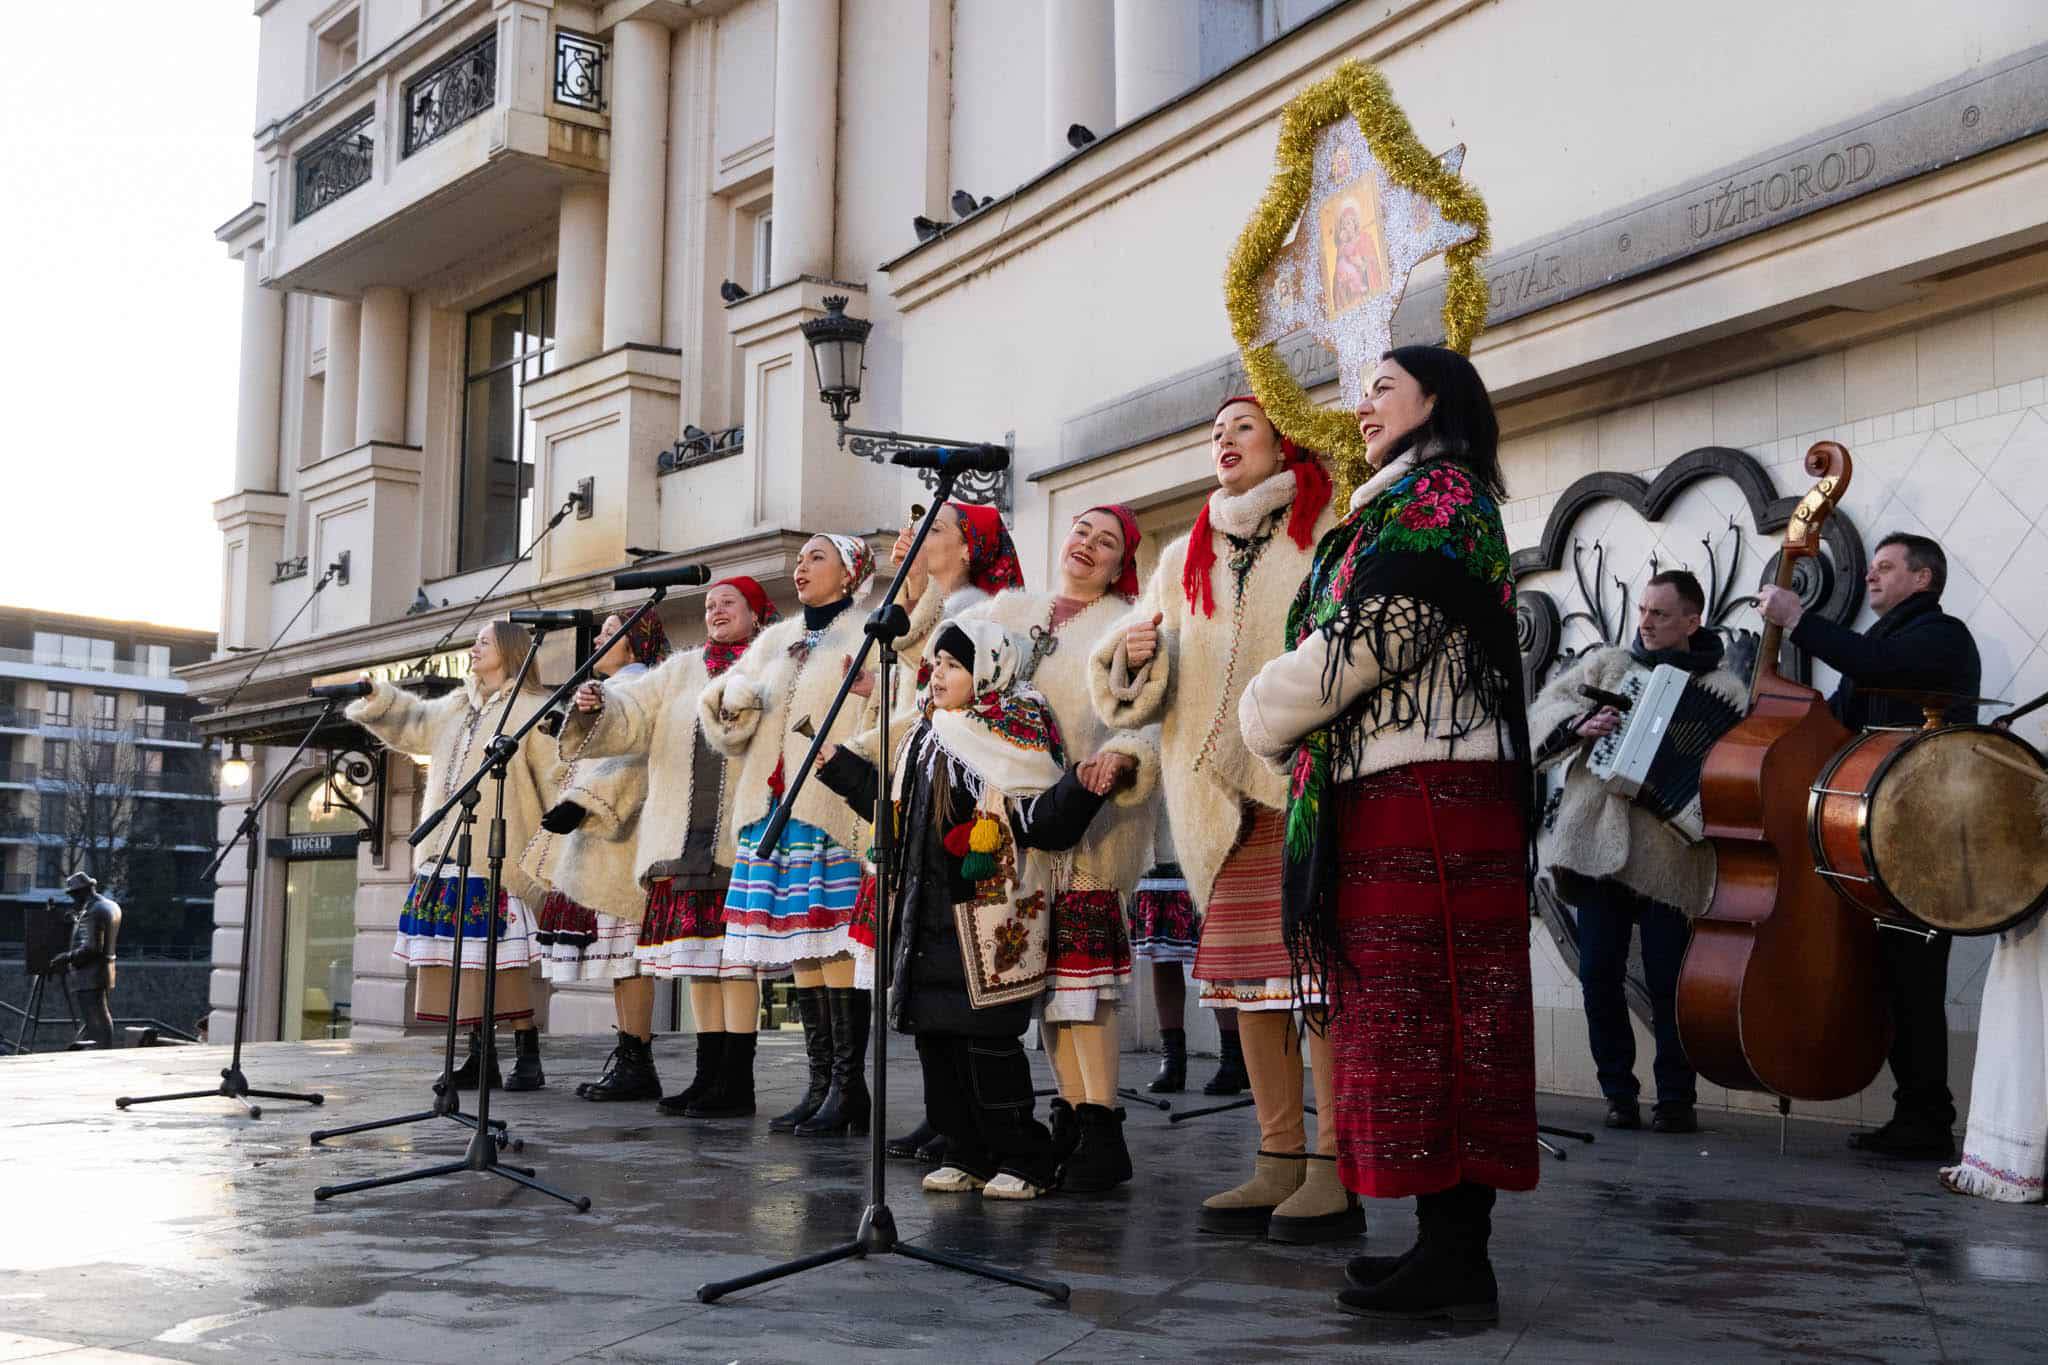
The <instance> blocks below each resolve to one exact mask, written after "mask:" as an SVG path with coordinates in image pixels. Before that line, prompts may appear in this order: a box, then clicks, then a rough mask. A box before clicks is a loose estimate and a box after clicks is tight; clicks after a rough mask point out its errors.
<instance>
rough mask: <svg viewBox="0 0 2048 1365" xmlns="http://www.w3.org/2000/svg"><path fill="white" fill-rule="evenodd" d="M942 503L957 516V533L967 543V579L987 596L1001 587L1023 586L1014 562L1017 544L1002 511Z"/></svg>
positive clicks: (1020, 567) (1020, 571)
mask: <svg viewBox="0 0 2048 1365" xmlns="http://www.w3.org/2000/svg"><path fill="white" fill-rule="evenodd" d="M946 505H947V506H948V507H950V508H952V509H953V511H954V513H955V514H956V515H957V516H958V517H959V518H960V535H961V538H962V539H964V540H965V541H966V542H967V581H968V582H970V583H972V584H973V585H974V586H975V587H977V588H979V589H981V590H982V591H983V592H985V593H987V594H988V595H989V596H991V597H993V596H995V595H996V594H997V593H999V592H1002V591H1003V590H1004V589H1005V588H1021V587H1023V586H1024V566H1023V565H1022V564H1020V563H1019V562H1018V561H1017V547H1016V546H1015V545H1014V544H1012V543H1011V541H1010V528H1009V527H1007V526H1005V525H1003V518H1002V514H1001V513H999V512H997V511H996V509H995V508H993V507H984V506H981V505H979V504H977V503H970V502H949V503H947V504H946Z"/></svg>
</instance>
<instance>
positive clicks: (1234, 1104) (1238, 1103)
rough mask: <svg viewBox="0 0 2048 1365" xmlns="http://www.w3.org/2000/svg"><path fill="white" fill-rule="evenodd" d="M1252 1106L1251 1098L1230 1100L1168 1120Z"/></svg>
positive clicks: (1192, 1110)
mask: <svg viewBox="0 0 2048 1365" xmlns="http://www.w3.org/2000/svg"><path fill="white" fill-rule="evenodd" d="M1252 1104H1253V1100H1252V1099H1251V1097H1250V1096H1246V1097H1245V1098H1244V1099H1241V1100H1232V1101H1230V1103H1228V1104H1212V1105H1210V1106H1208V1107H1207V1108H1206V1109H1183V1110H1182V1111H1181V1112H1180V1113H1178V1114H1175V1115H1174V1116H1173V1117H1172V1118H1171V1119H1170V1120H1169V1122H1172V1123H1185V1122H1187V1121H1188V1120H1189V1119H1199V1118H1204V1117H1206V1116H1208V1115H1210V1114H1227V1113H1229V1112H1230V1111H1231V1110H1233V1109H1249V1108H1251V1107H1252ZM1302 1109H1303V1111H1304V1112H1306V1111H1307V1109H1308V1106H1307V1105H1303V1106H1302Z"/></svg>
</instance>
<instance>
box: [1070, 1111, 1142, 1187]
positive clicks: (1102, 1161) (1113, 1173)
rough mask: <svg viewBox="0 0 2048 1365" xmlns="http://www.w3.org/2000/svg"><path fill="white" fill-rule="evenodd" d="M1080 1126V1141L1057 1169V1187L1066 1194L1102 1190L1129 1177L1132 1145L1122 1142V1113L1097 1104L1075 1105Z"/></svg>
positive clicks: (1075, 1112)
mask: <svg viewBox="0 0 2048 1365" xmlns="http://www.w3.org/2000/svg"><path fill="white" fill-rule="evenodd" d="M1074 1117H1075V1118H1076V1119H1077V1120H1078V1121H1079V1124H1080V1128H1081V1142H1080V1145H1079V1146H1077V1147H1076V1148H1074V1154H1073V1155H1072V1156H1070V1157H1068V1158H1067V1162H1066V1165H1065V1166H1064V1167H1063V1168H1062V1169H1061V1173H1060V1189H1061V1190H1063V1191H1065V1192H1066V1193H1068V1194H1101V1193H1103V1192H1105V1191H1107V1190H1113V1189H1115V1188H1116V1187H1117V1186H1118V1185H1121V1184H1123V1183H1124V1182H1125V1181H1127V1180H1129V1179H1130V1178H1131V1149H1130V1148H1128V1147H1126V1146H1124V1120H1123V1115H1122V1114H1120V1113H1118V1112H1117V1111H1116V1110H1114V1109H1110V1108H1107V1107H1106V1106H1104V1105H1100V1104H1082V1105H1076V1106H1075V1108H1074Z"/></svg>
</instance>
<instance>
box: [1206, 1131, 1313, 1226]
mask: <svg viewBox="0 0 2048 1365" xmlns="http://www.w3.org/2000/svg"><path fill="white" fill-rule="evenodd" d="M1307 1165H1308V1156H1307V1154H1305V1153H1302V1152H1294V1153H1291V1154H1289V1153H1284V1152H1260V1153H1259V1154H1258V1156H1257V1157H1255V1158H1253V1163H1252V1178H1251V1179H1250V1180H1247V1181H1245V1182H1244V1184H1242V1185H1239V1186H1238V1187H1237V1188H1236V1189H1234V1190H1225V1191H1224V1192H1223V1193H1221V1194H1213V1195H1210V1196H1209V1197H1208V1198H1207V1199H1205V1200H1203V1201H1202V1211H1201V1213H1200V1214H1199V1215H1197V1217H1196V1219H1195V1226H1196V1227H1197V1228H1198V1229H1200V1230H1201V1231H1203V1232H1213V1233H1215V1234H1216V1235H1218V1236H1219V1237H1258V1236H1262V1235H1263V1234H1264V1233H1265V1231H1266V1224H1267V1222H1268V1221H1269V1220H1270V1219H1271V1218H1272V1217H1273V1210H1274V1209H1276V1208H1278V1207H1279V1206H1280V1205H1281V1204H1283V1203H1285V1202H1287V1200H1288V1199H1289V1198H1290V1197H1292V1196H1293V1194H1294V1192H1295V1191H1296V1190H1299V1189H1300V1188H1301V1183H1302V1180H1303V1179H1304V1176H1305V1172H1304V1171H1303V1169H1302V1168H1303V1167H1305V1166H1307Z"/></svg>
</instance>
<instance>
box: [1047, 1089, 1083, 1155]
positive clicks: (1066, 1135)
mask: <svg viewBox="0 0 2048 1365" xmlns="http://www.w3.org/2000/svg"><path fill="white" fill-rule="evenodd" d="M1045 1126H1046V1127H1048V1128H1050V1129H1052V1159H1053V1162H1054V1164H1055V1165H1059V1166H1064V1165H1066V1164H1067V1158H1068V1157H1070V1156H1072V1155H1073V1154H1074V1149H1075V1148H1076V1147H1079V1146H1080V1145H1081V1120H1080V1119H1079V1118H1077V1117H1075V1114H1074V1106H1073V1105H1071V1104H1068V1103H1067V1102H1066V1101H1065V1100H1063V1099H1061V1098H1060V1097H1059V1096H1057V1095H1055V1096H1053V1101H1052V1112H1051V1113H1050V1114H1048V1115H1047V1116H1046V1120H1045Z"/></svg>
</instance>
